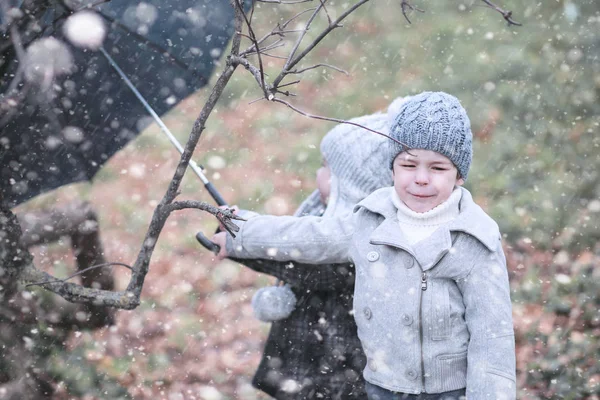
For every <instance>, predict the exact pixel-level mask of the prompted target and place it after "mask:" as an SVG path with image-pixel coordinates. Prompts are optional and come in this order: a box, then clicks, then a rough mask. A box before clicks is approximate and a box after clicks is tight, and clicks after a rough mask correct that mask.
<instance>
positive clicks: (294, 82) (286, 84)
mask: <svg viewBox="0 0 600 400" xmlns="http://www.w3.org/2000/svg"><path fill="white" fill-rule="evenodd" d="M299 82H300V79H298V80H297V81H293V82H289V83H284V84H283V85H279V88H282V87H286V86H290V85H295V84H296V83H299Z"/></svg>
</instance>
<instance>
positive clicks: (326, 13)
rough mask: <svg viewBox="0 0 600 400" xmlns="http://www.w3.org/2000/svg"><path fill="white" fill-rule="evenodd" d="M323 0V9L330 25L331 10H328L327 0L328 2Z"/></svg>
mask: <svg viewBox="0 0 600 400" xmlns="http://www.w3.org/2000/svg"><path fill="white" fill-rule="evenodd" d="M319 1H320V2H321V5H322V6H323V10H324V11H325V15H327V23H328V24H329V25H331V16H330V15H329V11H327V7H325V2H327V0H319Z"/></svg>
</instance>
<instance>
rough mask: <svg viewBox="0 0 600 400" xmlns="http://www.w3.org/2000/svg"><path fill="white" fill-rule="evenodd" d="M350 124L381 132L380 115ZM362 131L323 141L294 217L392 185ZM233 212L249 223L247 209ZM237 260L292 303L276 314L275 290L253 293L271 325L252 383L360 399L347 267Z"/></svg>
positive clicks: (377, 144) (382, 145)
mask: <svg viewBox="0 0 600 400" xmlns="http://www.w3.org/2000/svg"><path fill="white" fill-rule="evenodd" d="M400 100H401V99H398V100H397V101H396V103H397V102H398V101H400ZM352 122H354V123H357V124H360V125H363V126H367V127H369V128H370V129H374V130H377V131H380V132H382V133H385V134H387V133H388V130H387V127H388V125H389V123H388V115H387V114H385V113H379V114H374V115H368V116H364V117H360V118H356V119H353V120H352ZM366 132H368V131H366V130H364V129H362V128H360V127H357V126H353V125H348V124H342V125H338V126H336V127H335V128H334V129H332V130H331V131H330V132H329V133H327V134H326V135H325V136H324V137H323V140H322V141H321V154H322V157H323V166H322V167H321V168H319V170H318V171H317V188H318V189H317V190H315V192H313V193H312V194H311V195H310V196H309V197H308V198H307V199H306V200H305V201H304V202H303V203H302V204H301V206H300V208H299V209H298V211H296V213H295V215H297V216H306V215H323V217H324V218H330V217H336V216H343V215H348V214H350V213H351V212H352V208H353V207H354V205H355V204H356V203H358V202H359V201H360V200H362V199H363V198H365V197H366V196H367V195H369V194H370V193H372V192H373V191H375V190H376V189H379V188H381V187H385V186H390V185H391V184H392V175H391V173H390V171H389V170H387V169H382V168H380V166H381V165H382V164H385V162H386V159H387V157H386V149H387V139H386V138H385V137H383V136H380V135H376V134H368V135H366V134H365V133H366ZM239 214H240V215H242V216H244V217H245V218H249V213H248V212H241V213H239ZM223 235H224V234H222V236H223ZM263 258H264V257H263ZM236 261H239V262H241V263H242V264H244V265H246V266H247V267H249V268H252V269H253V270H255V271H258V272H263V273H267V274H270V275H273V276H275V277H277V278H278V279H279V280H281V281H283V282H285V283H286V284H287V285H289V287H290V288H291V289H292V291H293V293H294V295H295V298H296V300H297V302H296V307H295V308H293V311H291V313H289V314H287V313H286V314H284V315H285V317H283V316H282V315H281V314H282V311H283V310H281V309H279V308H278V307H277V305H281V304H282V302H281V301H275V302H273V300H277V298H276V297H275V295H272V293H273V292H276V291H271V290H270V289H272V288H266V291H260V292H259V294H260V293H268V295H265V297H264V299H266V300H267V301H270V303H267V304H264V303H263V302H261V301H260V299H262V297H258V299H259V300H257V296H255V297H254V299H253V302H252V305H253V307H254V311H255V314H256V315H257V316H258V317H259V318H260V319H261V320H265V321H271V322H272V325H271V330H270V332H269V337H268V339H267V342H266V344H265V349H264V352H263V357H262V360H261V362H260V365H259V367H258V370H257V371H256V374H255V376H254V379H253V381H252V383H253V385H254V386H255V387H256V388H258V389H260V390H262V391H263V392H265V393H267V394H269V395H271V396H272V397H274V398H276V399H278V400H284V399H290V400H291V399H295V400H297V399H298V400H310V399H340V400H347V399H348V400H352V399H356V400H359V399H360V400H362V399H364V398H366V393H365V388H364V380H363V378H362V369H363V368H364V366H365V364H366V359H365V356H364V353H363V351H362V348H361V345H360V341H359V340H358V337H357V334H356V323H355V322H354V318H353V316H352V313H351V310H352V293H353V291H354V268H352V266H351V265H350V264H349V263H348V261H347V260H344V261H343V263H341V264H327V265H322V266H320V267H319V268H314V266H306V265H298V264H297V265H290V263H289V262H287V263H283V262H276V261H272V260H236ZM292 307H293V306H292ZM275 315H277V317H275ZM276 318H277V319H276Z"/></svg>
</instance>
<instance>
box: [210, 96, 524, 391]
mask: <svg viewBox="0 0 600 400" xmlns="http://www.w3.org/2000/svg"><path fill="white" fill-rule="evenodd" d="M390 137H391V138H393V139H395V140H396V141H399V142H401V143H402V144H399V143H397V142H396V141H393V140H389V146H388V148H389V153H388V161H387V165H382V168H391V169H392V172H393V180H394V186H393V187H387V188H382V189H378V190H376V191H375V192H373V193H372V194H371V195H369V196H368V197H367V198H365V199H364V200H362V201H361V202H359V203H358V204H357V205H356V206H355V207H354V210H353V213H352V215H350V216H348V217H340V218H329V219H325V218H319V217H305V218H294V217H272V216H256V217H254V218H250V219H249V220H248V221H247V222H243V223H241V224H240V227H241V229H240V231H239V232H238V235H237V237H236V238H232V237H231V236H226V246H223V249H222V253H221V254H220V256H221V257H222V256H224V255H225V254H227V255H229V256H231V257H237V258H269V259H274V260H280V261H285V260H294V261H299V262H304V263H310V264H323V263H336V262H341V261H343V260H348V259H350V260H351V261H352V262H353V263H354V265H355V268H356V281H355V289H354V318H355V321H356V324H357V328H358V336H359V338H360V341H361V345H362V347H363V350H364V352H365V355H366V357H367V365H366V367H365V368H364V370H363V376H364V378H365V380H366V382H367V383H366V391H367V394H368V397H369V399H371V400H388V399H394V400H396V399H444V400H446V399H459V398H463V396H465V395H466V397H467V399H475V400H479V399H509V400H510V399H515V397H516V384H515V381H516V379H515V369H516V368H515V342H514V329H513V322H512V309H511V300H510V287H509V282H508V272H507V268H506V260H505V257H504V253H503V250H502V246H501V236H500V232H499V228H498V225H497V224H496V223H495V222H494V220H493V219H492V218H490V217H489V216H488V215H487V214H486V213H485V212H484V211H483V210H482V209H481V208H480V207H479V206H478V205H477V204H475V202H474V201H473V198H472V196H471V194H470V193H469V191H467V190H466V189H464V188H462V184H463V183H464V181H465V180H466V179H467V175H468V172H469V169H470V165H471V159H472V133H471V127H470V121H469V118H468V116H467V114H466V111H465V110H464V108H463V107H462V106H461V104H460V102H459V101H458V99H456V98H455V97H454V96H451V95H449V94H447V93H443V92H424V93H421V94H418V95H416V96H413V97H411V98H409V99H408V100H407V101H406V102H405V103H403V104H402V105H401V107H400V109H399V111H398V112H397V114H396V117H395V118H394V119H393V122H392V124H391V126H390Z"/></svg>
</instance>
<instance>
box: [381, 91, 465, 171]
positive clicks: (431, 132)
mask: <svg viewBox="0 0 600 400" xmlns="http://www.w3.org/2000/svg"><path fill="white" fill-rule="evenodd" d="M390 135H391V137H392V138H394V139H396V140H398V141H400V142H402V143H404V144H406V145H407V146H408V147H409V149H425V150H432V151H435V152H438V153H440V154H443V155H444V156H446V157H448V158H449V159H450V160H451V161H452V162H453V163H454V165H455V166H456V168H457V169H458V172H459V174H460V177H461V178H463V179H464V180H466V179H467V175H468V174H469V168H470V166H471V160H472V157H473V134H472V132H471V122H470V121H469V117H468V116H467V112H466V111H465V109H464V108H463V107H462V106H461V105H460V102H459V101H458V99H457V98H456V97H454V96H452V95H449V94H447V93H444V92H423V93H420V94H418V95H416V96H412V97H410V98H408V99H407V100H406V101H405V102H404V103H403V104H402V106H401V107H400V109H399V111H398V114H397V115H396V117H395V118H394V119H393V123H392V125H391V127H390ZM404 150H405V148H404V147H403V146H402V145H400V144H398V143H396V142H394V141H392V140H390V141H389V157H390V158H389V161H388V163H389V166H390V168H393V164H394V159H395V158H396V156H397V155H398V154H400V153H401V152H402V151H404Z"/></svg>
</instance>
